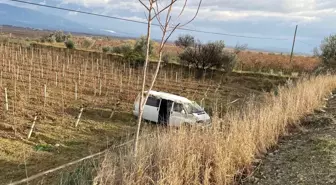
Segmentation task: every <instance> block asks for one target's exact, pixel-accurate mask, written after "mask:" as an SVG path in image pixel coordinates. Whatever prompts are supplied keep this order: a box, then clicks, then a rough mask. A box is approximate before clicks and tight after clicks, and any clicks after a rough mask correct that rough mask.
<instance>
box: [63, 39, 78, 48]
mask: <svg viewBox="0 0 336 185" xmlns="http://www.w3.org/2000/svg"><path fill="white" fill-rule="evenodd" d="M64 44H65V47H67V48H68V49H75V43H74V42H73V41H72V40H67V41H65V42H64Z"/></svg>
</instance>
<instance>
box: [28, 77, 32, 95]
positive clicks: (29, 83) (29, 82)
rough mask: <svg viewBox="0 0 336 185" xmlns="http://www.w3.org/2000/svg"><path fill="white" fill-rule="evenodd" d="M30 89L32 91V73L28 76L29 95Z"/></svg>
mask: <svg viewBox="0 0 336 185" xmlns="http://www.w3.org/2000/svg"><path fill="white" fill-rule="evenodd" d="M30 91H31V73H29V76H28V95H30Z"/></svg>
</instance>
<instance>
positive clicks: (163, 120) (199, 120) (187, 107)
mask: <svg viewBox="0 0 336 185" xmlns="http://www.w3.org/2000/svg"><path fill="white" fill-rule="evenodd" d="M146 93H147V92H145V94H146ZM139 101H140V94H139V95H138V97H137V98H136V100H135V103H134V110H133V114H134V115H135V116H138V115H139V104H140V103H139ZM143 119H144V120H147V121H151V122H155V123H159V124H165V125H169V126H180V125H181V124H191V125H192V124H202V125H204V126H209V125H210V124H211V119H210V116H209V115H208V114H207V113H206V112H205V111H204V109H203V108H201V107H200V106H199V105H198V104H197V103H196V102H193V101H190V100H189V99H187V98H184V97H181V96H177V95H174V94H169V93H165V92H157V91H150V93H149V97H148V100H147V102H146V105H145V107H144V113H143Z"/></svg>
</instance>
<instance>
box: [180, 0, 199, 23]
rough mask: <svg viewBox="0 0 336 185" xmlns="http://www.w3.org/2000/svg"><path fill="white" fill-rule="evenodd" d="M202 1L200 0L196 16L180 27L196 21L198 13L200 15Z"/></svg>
mask: <svg viewBox="0 0 336 185" xmlns="http://www.w3.org/2000/svg"><path fill="white" fill-rule="evenodd" d="M202 1H203V0H200V2H199V3H198V7H197V11H196V13H195V16H194V17H193V18H192V19H191V20H189V21H188V22H186V23H184V24H182V25H181V26H180V27H179V28H181V27H184V26H186V25H188V24H190V23H191V22H192V21H194V20H195V19H196V17H197V15H198V12H199V10H200V9H201V5H202Z"/></svg>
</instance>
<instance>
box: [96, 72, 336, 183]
mask: <svg viewBox="0 0 336 185" xmlns="http://www.w3.org/2000/svg"><path fill="white" fill-rule="evenodd" d="M288 86H289V87H281V88H279V90H278V91H277V92H276V93H274V94H269V95H267V96H265V97H264V99H263V102H262V103H257V102H255V101H253V98H252V99H251V100H250V101H249V102H248V103H247V105H246V107H245V109H244V110H237V111H234V112H230V113H227V115H226V116H224V118H223V119H219V118H217V117H216V116H214V117H213V121H214V122H213V123H214V125H213V128H211V129H208V130H201V129H170V130H158V131H157V132H154V133H152V134H151V136H150V137H146V138H145V139H143V140H141V141H140V145H139V146H140V148H139V151H138V152H139V153H138V155H137V157H135V158H134V157H133V155H132V151H131V149H130V148H129V149H128V150H122V151H120V155H107V156H106V159H105V161H104V162H103V163H102V165H101V169H100V171H99V173H98V176H97V177H96V181H97V182H100V183H99V184H174V185H178V184H231V183H233V182H234V180H235V177H236V176H241V175H243V173H244V172H246V171H247V172H248V170H249V166H250V164H251V163H252V161H253V160H254V158H255V157H258V156H259V155H261V154H263V153H265V152H266V151H267V149H269V148H270V147H271V146H273V145H275V144H276V143H277V141H278V138H279V136H281V135H282V134H284V133H285V132H286V128H287V127H288V126H291V125H296V124H298V123H299V120H300V118H302V117H303V116H305V115H306V114H308V113H311V112H313V110H314V109H315V108H317V107H320V106H321V105H322V104H323V102H324V101H323V98H324V97H326V96H327V95H330V92H331V91H332V90H333V89H334V88H336V76H319V77H312V78H309V79H304V80H301V81H299V82H298V83H297V84H296V85H291V84H289V85H288ZM145 132H146V131H145Z"/></svg>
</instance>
